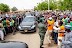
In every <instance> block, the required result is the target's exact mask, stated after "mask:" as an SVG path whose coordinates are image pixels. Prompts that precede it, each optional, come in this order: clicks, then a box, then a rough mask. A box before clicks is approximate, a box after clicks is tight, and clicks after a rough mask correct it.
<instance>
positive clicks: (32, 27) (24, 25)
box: [18, 16, 37, 33]
mask: <svg viewBox="0 0 72 48" xmlns="http://www.w3.org/2000/svg"><path fill="white" fill-rule="evenodd" d="M36 27H37V21H36V18H35V16H26V17H25V18H24V19H23V21H22V22H21V23H20V25H19V26H18V29H19V31H20V32H24V33H25V32H36Z"/></svg>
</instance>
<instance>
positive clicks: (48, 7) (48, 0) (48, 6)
mask: <svg viewBox="0 0 72 48" xmlns="http://www.w3.org/2000/svg"><path fill="white" fill-rule="evenodd" d="M48 10H49V0H48Z"/></svg>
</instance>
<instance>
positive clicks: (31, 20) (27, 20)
mask: <svg viewBox="0 0 72 48" xmlns="http://www.w3.org/2000/svg"><path fill="white" fill-rule="evenodd" d="M33 21H34V17H26V18H25V19H24V20H23V22H33Z"/></svg>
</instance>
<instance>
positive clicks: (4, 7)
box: [0, 3, 10, 12]
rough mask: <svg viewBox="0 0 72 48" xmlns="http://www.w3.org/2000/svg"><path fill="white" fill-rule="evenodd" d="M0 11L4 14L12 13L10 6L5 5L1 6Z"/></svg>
mask: <svg viewBox="0 0 72 48" xmlns="http://www.w3.org/2000/svg"><path fill="white" fill-rule="evenodd" d="M0 10H1V11H3V12H8V11H10V9H9V6H8V5H7V4H3V3H1V4H0Z"/></svg>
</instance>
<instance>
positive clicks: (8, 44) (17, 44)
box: [0, 41, 28, 48]
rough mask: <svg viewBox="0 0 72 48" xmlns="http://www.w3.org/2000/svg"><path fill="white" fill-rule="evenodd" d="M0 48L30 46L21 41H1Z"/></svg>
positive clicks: (23, 47) (26, 47)
mask: <svg viewBox="0 0 72 48" xmlns="http://www.w3.org/2000/svg"><path fill="white" fill-rule="evenodd" d="M0 48H28V45H27V44H26V43H24V42H19V41H1V42H0Z"/></svg>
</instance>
